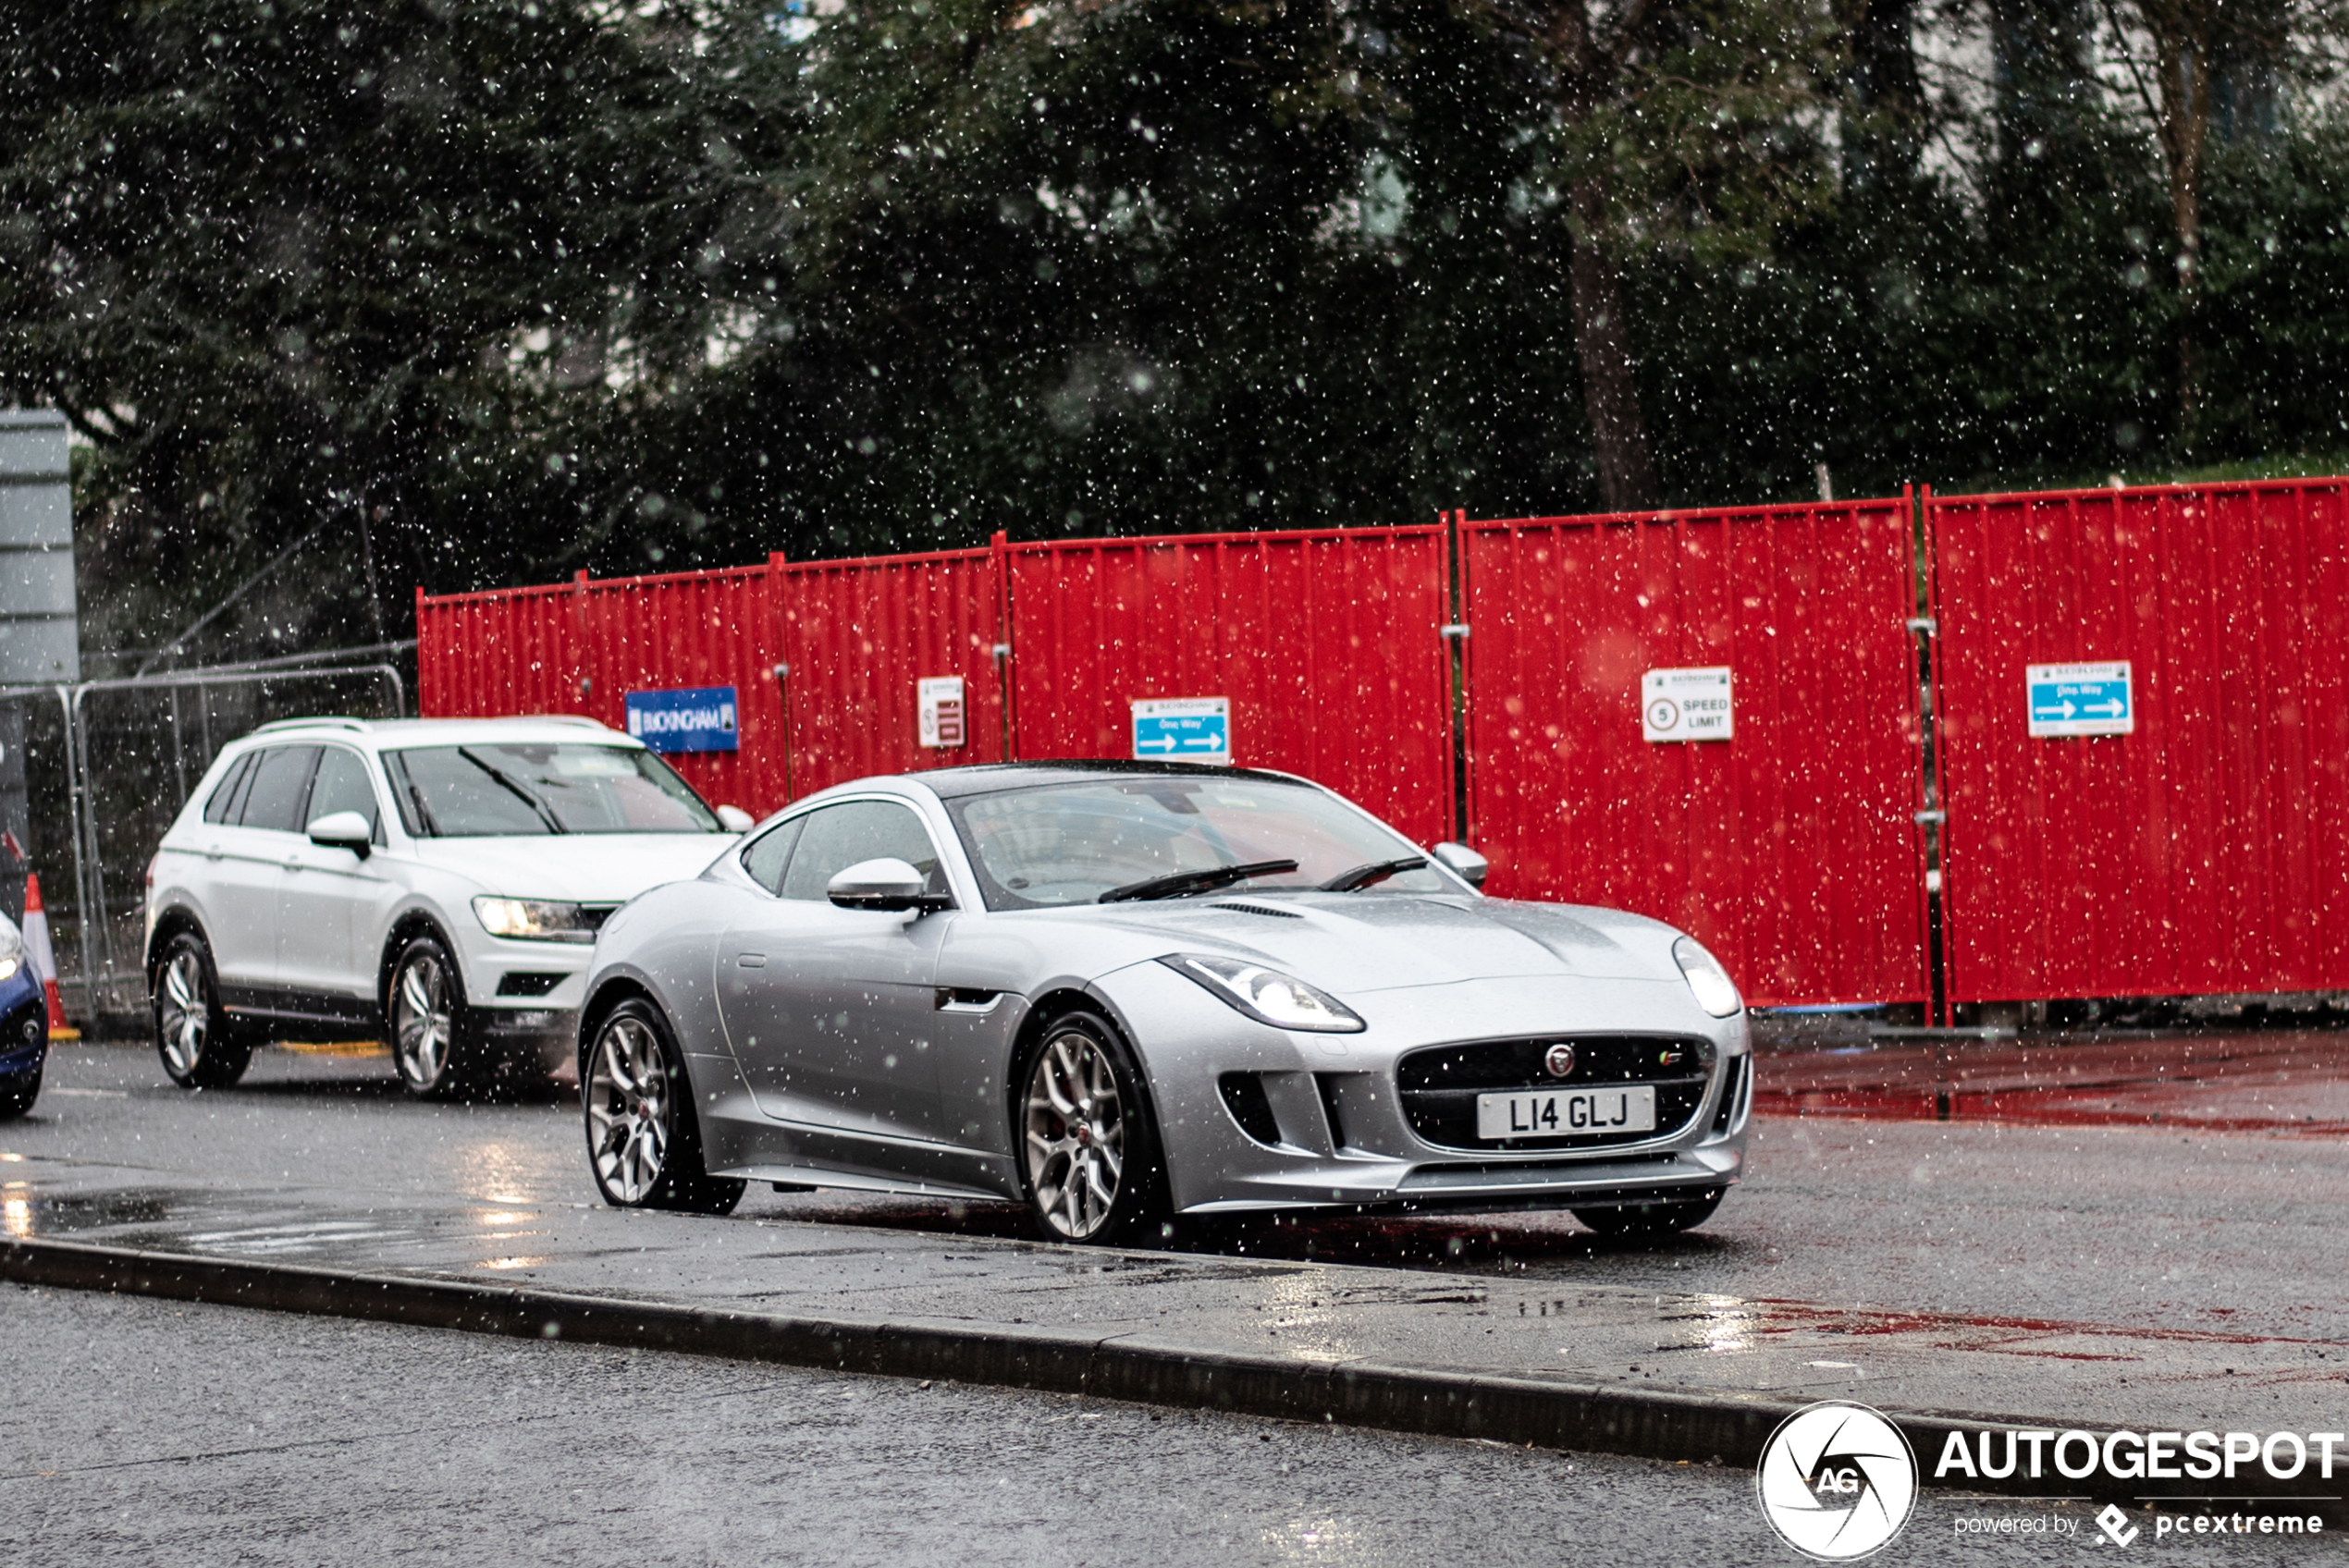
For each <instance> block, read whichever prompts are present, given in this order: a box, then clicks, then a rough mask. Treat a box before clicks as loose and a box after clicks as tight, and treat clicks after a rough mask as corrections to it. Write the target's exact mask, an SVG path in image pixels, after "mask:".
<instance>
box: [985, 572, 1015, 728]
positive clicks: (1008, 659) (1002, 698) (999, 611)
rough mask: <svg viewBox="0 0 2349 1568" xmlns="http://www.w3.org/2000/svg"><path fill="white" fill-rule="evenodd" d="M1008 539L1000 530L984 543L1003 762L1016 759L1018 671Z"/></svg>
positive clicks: (997, 712) (991, 650) (996, 708)
mask: <svg viewBox="0 0 2349 1568" xmlns="http://www.w3.org/2000/svg"><path fill="white" fill-rule="evenodd" d="M1011 548H1012V547H1011V538H1010V535H1009V534H1008V533H1005V532H1004V531H1003V530H1002V529H1000V528H999V529H997V530H996V531H995V536H994V537H993V538H991V539H990V540H989V541H988V542H987V549H988V558H989V562H990V568H991V570H992V571H993V574H994V578H995V582H994V583H993V589H994V599H995V643H994V645H993V647H991V648H990V650H989V652H990V653H992V654H993V655H994V656H995V710H996V717H997V719H998V720H999V721H1000V722H1001V724H1002V731H1003V733H1002V747H1001V752H1002V759H1003V760H1004V761H1005V762H1017V761H1018V760H1019V723H1018V708H1019V698H1018V692H1019V668H1018V666H1017V665H1016V664H1015V662H1014V657H1015V655H1014V654H1013V651H1012V557H1011Z"/></svg>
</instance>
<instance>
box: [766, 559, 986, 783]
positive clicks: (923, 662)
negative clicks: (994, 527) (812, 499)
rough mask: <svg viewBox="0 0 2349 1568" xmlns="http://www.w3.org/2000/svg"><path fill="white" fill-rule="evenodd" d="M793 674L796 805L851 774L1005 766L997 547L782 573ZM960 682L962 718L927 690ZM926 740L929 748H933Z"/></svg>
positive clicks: (786, 645) (781, 603)
mask: <svg viewBox="0 0 2349 1568" xmlns="http://www.w3.org/2000/svg"><path fill="white" fill-rule="evenodd" d="M777 581H778V582H779V584H780V592H779V594H778V595H777V599H778V607H779V611H780V614H781V622H782V629H783V631H782V635H783V649H784V655H783V656H784V660H785V662H786V663H787V664H788V665H789V666H790V675H789V678H788V684H789V689H790V692H791V724H792V728H791V740H790V752H789V761H788V766H789V768H790V772H791V778H790V783H791V792H792V794H793V796H794V797H796V796H799V795H805V794H807V793H809V792H810V791H811V790H821V789H824V788H826V787H828V786H830V785H833V784H838V783H842V782H844V781H845V780H848V779H851V778H866V777H868V776H870V775H873V774H880V773H908V772H913V771H916V770H917V769H921V768H927V767H949V766H960V765H963V764H966V763H981V762H1000V761H1002V759H1003V754H1004V753H1003V739H1004V733H1005V729H1006V725H1005V722H1004V702H1003V699H1004V682H1005V680H1006V679H1007V678H1006V676H1005V673H1004V671H1005V667H1006V664H1007V662H1008V660H1007V655H1008V652H1009V650H1008V649H1007V648H1004V647H1003V646H1002V644H1003V642H1004V639H1003V634H1002V614H1003V611H1002V605H1003V564H1002V550H1001V549H1000V548H996V549H987V550H948V551H941V552H938V553H935V554H929V555H916V556H882V557H872V558H869V559H864V560H844V561H816V562H810V563H803V564H799V565H793V566H785V567H782V568H781V573H780V576H779V578H778V580H777ZM926 680H959V681H960V682H961V689H960V691H959V692H953V693H952V694H953V695H955V696H959V698H960V701H961V706H960V708H959V710H958V711H956V712H953V713H946V712H943V711H942V710H941V709H939V707H938V704H940V703H941V702H942V701H943V700H944V699H945V698H946V696H947V695H948V693H946V692H933V693H932V705H933V718H932V722H931V724H930V726H929V733H928V735H927V736H925V733H924V729H923V725H922V716H921V683H922V682H924V681H926ZM926 741H927V743H926Z"/></svg>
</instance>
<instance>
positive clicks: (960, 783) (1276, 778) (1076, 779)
mask: <svg viewBox="0 0 2349 1568" xmlns="http://www.w3.org/2000/svg"><path fill="white" fill-rule="evenodd" d="M1137 775H1142V776H1151V775H1155V776H1159V777H1162V778H1249V779H1255V780H1257V781H1259V782H1261V783H1266V784H1305V783H1306V781H1305V780H1303V779H1301V778H1297V777H1296V776H1295V775H1293V774H1287V773H1273V772H1268V771H1266V770H1264V769H1262V768H1254V767H1217V766H1213V765H1211V764H1209V763H1198V762H1145V761H1138V760H1136V759H1133V758H1130V757H1078V758H1064V759H1061V760H1058V761H1052V762H996V763H976V764H973V765H971V766H965V767H941V768H933V769H930V770H929V771H927V772H922V773H907V774H901V775H899V776H898V777H900V778H904V779H905V780H906V781H907V782H909V783H915V784H919V785H921V786H922V787H923V788H924V789H926V790H929V791H930V792H931V793H933V794H935V795H937V796H938V797H939V798H940V799H941V800H954V799H957V798H959V797H961V796H964V795H987V794H992V793H994V792H995V791H997V790H1019V789H1030V788H1033V787H1035V786H1037V785H1039V784H1075V783H1081V782H1083V781H1084V780H1086V779H1088V778H1103V777H1118V778H1131V777H1134V776H1137ZM1306 787H1307V788H1309V789H1310V788H1311V787H1312V786H1310V784H1308V785H1307V786H1306Z"/></svg>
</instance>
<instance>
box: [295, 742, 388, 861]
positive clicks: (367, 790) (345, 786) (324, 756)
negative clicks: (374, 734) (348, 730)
mask: <svg viewBox="0 0 2349 1568" xmlns="http://www.w3.org/2000/svg"><path fill="white" fill-rule="evenodd" d="M338 811H355V812H357V813H358V814H359V815H362V816H363V817H365V818H366V819H367V827H368V831H369V832H370V833H371V834H372V835H373V836H374V838H375V842H376V843H378V844H380V843H382V842H383V838H384V832H383V812H382V810H381V808H380V807H378V806H377V805H376V804H375V785H374V783H373V782H372V781H370V780H369V778H367V765H366V764H365V763H364V762H363V761H362V760H360V757H359V753H356V752H346V751H344V750H343V749H342V748H341V747H340V746H328V747H326V748H325V749H324V750H323V751H322V752H320V753H319V755H318V777H317V778H315V779H314V780H313V781H312V783H311V786H310V805H309V807H308V808H307V809H306V810H304V811H303V813H302V814H301V815H302V816H303V818H304V819H305V820H304V823H303V826H304V827H307V826H308V825H309V824H310V823H312V822H315V821H317V820H318V819H319V818H320V817H322V816H331V815H334V814H335V813H336V812H338Z"/></svg>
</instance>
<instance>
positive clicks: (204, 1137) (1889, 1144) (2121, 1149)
mask: <svg viewBox="0 0 2349 1568" xmlns="http://www.w3.org/2000/svg"><path fill="white" fill-rule="evenodd" d="M12 1151H13V1152H18V1153H22V1154H25V1155H28V1156H32V1157H40V1156H58V1155H62V1156H68V1157H71V1158H82V1159H91V1160H99V1161H105V1162H109V1163H118V1164H121V1165H126V1166H131V1167H137V1168H141V1170H143V1171H145V1172H147V1173H148V1177H147V1181H148V1184H151V1185H152V1186H154V1187H155V1188H159V1189H168V1188H170V1187H171V1186H173V1185H174V1184H175V1183H178V1182H194V1183H198V1184H201V1183H202V1182H207V1181H228V1182H236V1183H239V1184H268V1183H273V1182H288V1183H295V1184H305V1185H319V1184H324V1185H334V1186H341V1187H350V1188H363V1189H368V1190H373V1191H380V1192H383V1193H385V1194H463V1195H466V1196H470V1197H473V1198H478V1199H484V1200H489V1201H496V1202H546V1203H563V1202H570V1203H585V1202H590V1201H593V1199H594V1196H595V1194H594V1190H593V1187H592V1184H591V1183H590V1182H589V1180H588V1177H587V1174H586V1170H585V1163H584V1153H583V1149H582V1135H581V1133H580V1128H579V1121H578V1109H577V1103H576V1101H575V1099H573V1098H572V1097H571V1096H568V1095H566V1094H562V1093H560V1092H550V1093H547V1094H545V1095H542V1096H538V1097H536V1098H535V1099H533V1100H529V1101H525V1102H523V1103H512V1104H502V1105H472V1106H426V1105H418V1104H414V1103H412V1102H409V1101H407V1100H405V1099H404V1098H403V1097H402V1096H401V1095H400V1091H399V1089H398V1088H397V1086H396V1085H395V1084H394V1083H393V1081H392V1079H391V1075H390V1072H389V1069H388V1064H387V1063H386V1062H384V1061H381V1060H352V1059H350V1058H343V1057H315V1056H298V1055H293V1054H289V1053H286V1052H280V1051H270V1052H264V1054H263V1055H261V1056H260V1057H258V1058H256V1060H255V1062H254V1066H253V1069H252V1072H251V1073H250V1074H249V1076H248V1077H247V1079H246V1080H245V1082H244V1083H243V1084H240V1085H239V1086H238V1087H236V1088H234V1089H229V1090H224V1091H214V1092H211V1093H207V1094H202V1095H189V1094H186V1093H184V1092H182V1091H180V1090H178V1089H175V1088H173V1087H171V1086H170V1084H169V1083H168V1081H167V1080H166V1079H165V1078H164V1076H163V1074H162V1072H161V1069H160V1068H159V1066H158V1065H157V1064H156V1062H155V1060H154V1056H153V1053H152V1052H151V1051H149V1050H146V1049H144V1048H134V1047H66V1048H61V1049H60V1050H58V1051H57V1052H55V1053H54V1055H53V1058H52V1067H51V1075H50V1084H49V1087H48V1089H47V1090H46V1092H45V1093H44V1094H43V1097H42V1100H41V1103H40V1104H39V1105H38V1106H37V1107H36V1108H35V1110H34V1112H33V1114H32V1115H31V1116H30V1117H27V1118H26V1119H24V1120H23V1121H18V1122H15V1123H10V1124H0V1154H5V1153H7V1152H12ZM1750 1170H1751V1172H1752V1174H1751V1176H1750V1178H1749V1180H1748V1181H1747V1182H1746V1183H1745V1184H1744V1185H1743V1186H1741V1187H1740V1188H1738V1189H1736V1190H1735V1191H1733V1192H1732V1193H1731V1194H1730V1195H1729V1198H1728V1202H1727V1203H1726V1204H1724V1205H1723V1207H1722V1209H1721V1211H1720V1213H1719V1214H1718V1215H1716V1217H1715V1218H1714V1219H1712V1220H1711V1221H1710V1222H1709V1223H1708V1224H1707V1225H1706V1226H1705V1227H1704V1228H1703V1230H1701V1231H1696V1232H1693V1233H1691V1234H1689V1235H1686V1236H1682V1237H1678V1238H1674V1239H1672V1240H1670V1241H1668V1242H1665V1243H1621V1242H1613V1241H1608V1240H1605V1239H1602V1238H1599V1237H1596V1236H1594V1235H1593V1234H1592V1233H1590V1232H1589V1231H1584V1230H1582V1229H1581V1228H1580V1226H1578V1225H1577V1224H1576V1223H1575V1222H1574V1221H1573V1220H1572V1219H1570V1218H1569V1217H1568V1216H1566V1215H1563V1214H1559V1215H1501V1216H1481V1217H1465V1218H1464V1217H1459V1216H1446V1217H1428V1218H1412V1217H1401V1218H1396V1217H1373V1218H1346V1219H1337V1218H1330V1219H1306V1220H1305V1221H1303V1222H1301V1223H1292V1224H1284V1225H1278V1226H1273V1225H1266V1224H1258V1225H1255V1226H1252V1227H1248V1228H1227V1229H1224V1230H1219V1231H1214V1232H1211V1233H1209V1234H1208V1235H1206V1236H1205V1237H1203V1238H1202V1239H1201V1241H1200V1242H1199V1243H1198V1244H1201V1245H1206V1246H1211V1247H1220V1248H1224V1249H1227V1250H1233V1251H1244V1252H1246V1253H1248V1254H1249V1255H1250V1256H1305V1255H1310V1256H1316V1257H1320V1258H1324V1259H1328V1260H1331V1261H1337V1262H1345V1263H1353V1264H1361V1265H1369V1266H1372V1267H1381V1266H1384V1267H1401V1268H1442V1269H1453V1270H1466V1271H1473V1272H1481V1273H1501V1272H1507V1273H1511V1274H1517V1275H1520V1276H1522V1277H1531V1278H1555V1279H1557V1280H1561V1281H1577V1282H1582V1281H1587V1282H1593V1283H1601V1284H1610V1285H1623V1286H1632V1287H1642V1288H1648V1287H1652V1288H1656V1289H1668V1290H1676V1291H1700V1292H1721V1293H1724V1294H1729V1295H1738V1296H1744V1297H1751V1298H1763V1299H1771V1300H1791V1301H1807V1302H1817V1303H1823V1304H1829V1305H1836V1306H1839V1307H1847V1308H1848V1307H1867V1308H1896V1309H1901V1310H1912V1309H1913V1310H1921V1311H1934V1312H1944V1313H1949V1314H1954V1315H1959V1316H1978V1317H2000V1318H2005V1317H2029V1318H2041V1319H2056V1320H2066V1321H2085V1322H2097V1323H2117V1324H2127V1325H2146V1324H2159V1325H2161V1326H2163V1327H2164V1328H2168V1329H2195V1330H2198V1331H2204V1332H2215V1333H2240V1334H2244V1335H2282V1336H2288V1337H2300V1338H2312V1339H2321V1340H2329V1341H2349V1292H2343V1290H2342V1289H2341V1278H2342V1275H2341V1268H2340V1258H2341V1256H2342V1255H2341V1245H2340V1231H2339V1224H2340V1200H2341V1194H2343V1193H2349V1142H2344V1140H2343V1139H2341V1138H2339V1137H2335V1136H2291V1135H2275V1134H2268V1133H2201V1132H2196V1133H2177V1132H2173V1131H2166V1130H2164V1129H2161V1128H2158V1127H2085V1128H2049V1127H2006V1126H2000V1125H1997V1124H1978V1123H1935V1122H1914V1121H1883V1122H1862V1121H1845V1120H1834V1119H1815V1120H1814V1119H1805V1120H1788V1119H1766V1118H1765V1119H1764V1120H1763V1121H1760V1122H1759V1123H1758V1124H1757V1128H1756V1133H1755V1138H1754V1143H1753V1164H1752V1166H1751V1167H1750ZM16 1174H18V1172H16V1171H14V1170H7V1169H6V1168H0V1179H5V1178H8V1177H13V1176H15V1175H16ZM738 1212H739V1213H741V1214H743V1215H745V1216H756V1217H759V1218H765V1219H790V1218H798V1219H808V1220H838V1221H845V1222H853V1223H859V1224H878V1225H899V1226H907V1227H913V1228H919V1229H935V1230H944V1231H974V1232H979V1233H986V1234H1005V1235H1011V1234H1025V1233H1026V1232H1025V1231H1024V1229H1023V1225H1024V1221H1023V1219H1022V1217H1021V1215H1020V1213H1019V1211H1017V1210H1016V1209H1015V1208H1012V1207H1008V1206H1006V1207H992V1206H986V1205H978V1206H958V1205H957V1206H950V1205H945V1204H940V1203H931V1202H923V1201H918V1200H902V1199H889V1198H873V1197H865V1196H862V1195H855V1194H822V1193H819V1194H773V1193H769V1192H767V1191H765V1190H763V1189H755V1190H754V1191H753V1192H752V1193H751V1194H750V1195H749V1196H748V1197H747V1198H746V1199H745V1200H744V1205H743V1207H742V1208H741V1210H739V1211H738Z"/></svg>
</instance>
